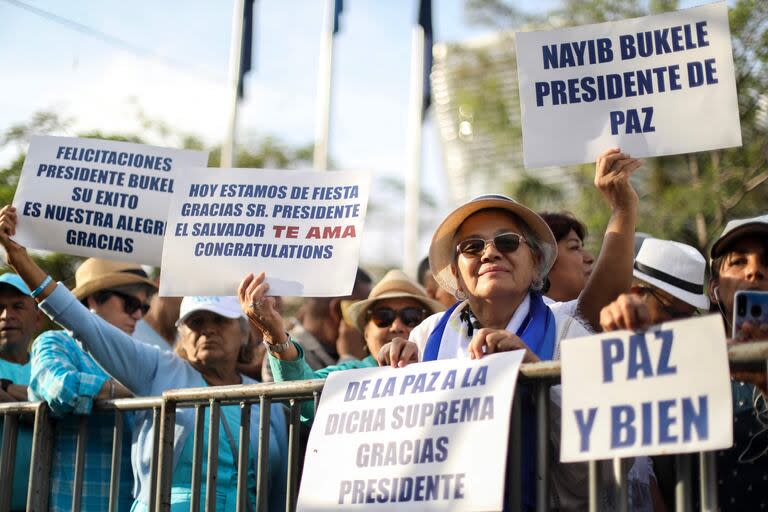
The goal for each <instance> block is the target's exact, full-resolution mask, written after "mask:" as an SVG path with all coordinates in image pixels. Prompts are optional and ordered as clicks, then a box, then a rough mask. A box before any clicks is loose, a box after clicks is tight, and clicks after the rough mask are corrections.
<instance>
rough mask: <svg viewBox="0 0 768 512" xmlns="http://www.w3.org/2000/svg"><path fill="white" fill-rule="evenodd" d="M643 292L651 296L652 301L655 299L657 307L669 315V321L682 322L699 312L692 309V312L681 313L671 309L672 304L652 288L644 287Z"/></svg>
mask: <svg viewBox="0 0 768 512" xmlns="http://www.w3.org/2000/svg"><path fill="white" fill-rule="evenodd" d="M643 290H644V291H646V292H648V294H649V295H652V296H653V298H654V299H656V302H658V303H659V307H660V308H661V310H662V311H663V312H664V313H666V314H667V315H669V318H670V320H682V319H683V318H690V317H692V316H698V315H699V310H698V309H693V310H692V311H681V310H679V309H675V308H674V307H672V304H670V303H669V302H667V300H666V299H664V297H662V296H661V294H659V292H657V291H656V290H654V289H653V288H648V287H644V288H643Z"/></svg>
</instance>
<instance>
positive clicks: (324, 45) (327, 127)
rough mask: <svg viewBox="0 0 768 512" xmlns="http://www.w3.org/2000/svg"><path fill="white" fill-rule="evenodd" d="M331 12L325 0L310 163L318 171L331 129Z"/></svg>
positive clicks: (324, 158) (324, 167)
mask: <svg viewBox="0 0 768 512" xmlns="http://www.w3.org/2000/svg"><path fill="white" fill-rule="evenodd" d="M333 13H334V0H325V10H324V13H323V29H322V31H321V32H320V58H319V59H318V70H317V72H318V76H317V105H316V114H315V116H316V117H315V148H314V153H313V158H312V163H313V165H314V167H315V169H316V170H318V171H325V170H327V169H328V139H329V134H330V131H331V82H332V79H333Z"/></svg>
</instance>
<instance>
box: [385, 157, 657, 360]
mask: <svg viewBox="0 0 768 512" xmlns="http://www.w3.org/2000/svg"><path fill="white" fill-rule="evenodd" d="M641 165H642V162H641V161H640V160H637V159H634V158H631V157H629V155H626V154H624V153H622V152H620V151H619V150H618V149H617V148H614V149H609V150H607V151H606V152H604V153H603V154H602V155H600V157H599V158H598V160H597V164H596V169H595V186H596V187H597V188H598V190H599V191H600V192H601V194H602V195H603V197H604V198H605V200H606V202H607V203H608V204H609V205H610V207H611V210H612V214H611V218H610V220H609V223H608V226H607V227H606V232H605V238H604V241H603V248H602V250H601V252H600V256H599V257H598V260H597V263H596V265H595V267H594V270H593V272H592V274H591V276H590V278H589V281H588V282H587V284H586V286H585V288H584V290H583V291H582V293H581V294H580V295H579V298H578V299H577V300H574V301H570V302H562V303H552V302H551V301H548V300H547V299H546V298H542V294H543V292H544V288H545V282H546V278H547V275H548V272H549V271H550V270H551V268H552V266H553V265H554V262H555V258H556V257H557V242H556V241H555V238H554V235H553V234H552V231H551V230H550V229H549V226H548V225H547V224H546V222H544V220H543V219H542V218H541V217H540V216H539V215H537V214H536V213H535V212H533V211H532V210H530V209H528V208H527V207H525V206H523V205H521V204H520V203H517V202H516V201H514V200H512V199H510V198H508V197H504V196H493V195H489V196H481V197H479V198H476V199H474V200H472V201H469V202H468V203H465V204H464V205H462V206H460V207H459V208H457V209H456V210H454V211H453V212H451V213H450V214H449V215H448V216H447V217H446V218H445V220H443V222H442V224H440V226H439V227H438V228H437V230H436V231H435V234H434V236H433V237H432V243H431V245H430V250H429V261H430V266H431V269H432V274H433V277H434V278H435V279H436V280H437V282H438V283H439V284H440V286H441V287H442V288H443V289H444V290H446V291H447V292H449V293H451V294H453V295H455V296H456V297H457V298H458V299H460V302H459V303H458V304H456V305H455V306H454V307H452V308H450V309H448V311H447V312H446V313H445V314H444V315H434V316H432V317H430V318H428V319H427V320H426V321H425V322H424V323H423V324H422V325H420V326H419V327H418V328H416V329H414V330H413V331H412V332H411V337H410V340H411V342H412V343H415V344H416V345H417V346H418V349H419V350H418V352H419V354H420V356H421V357H420V359H422V360H427V361H428V360H433V359H446V358H453V357H474V358H478V357H482V356H483V355H484V354H487V353H493V352H498V351H504V350H514V349H520V348H525V349H527V350H526V356H525V361H527V362H531V361H536V360H539V359H556V358H557V357H558V354H559V350H558V345H559V343H560V341H561V340H563V339H565V338H569V337H575V336H580V335H584V334H587V333H589V330H588V329H587V328H585V326H584V325H581V323H580V321H579V320H581V319H583V320H584V321H585V323H586V324H587V325H588V326H592V327H597V326H599V317H600V310H601V309H602V308H603V306H605V305H607V304H608V303H610V302H611V301H612V300H614V299H615V298H616V297H617V296H618V295H619V294H620V293H622V292H625V291H628V290H629V288H630V285H631V281H632V260H633V248H634V232H635V222H636V218H637V202H638V199H637V194H636V193H635V191H634V189H633V188H632V186H631V184H630V183H629V178H630V176H631V175H632V173H633V172H634V171H636V170H637V169H638V168H639V167H640V166H641ZM542 304H544V307H542ZM577 313H578V315H579V320H576V316H577ZM532 318H535V319H536V321H533V322H531V321H530V320H531V319H532ZM443 341H445V343H443ZM407 346H408V342H407V341H406V340H403V339H396V340H393V342H392V343H390V344H388V345H387V346H385V347H384V350H383V351H382V353H381V358H382V359H383V360H386V361H387V362H388V363H389V364H392V365H393V366H403V365H404V364H407V363H408V361H407V360H403V359H402V358H401V351H402V350H407V348H406V347H407Z"/></svg>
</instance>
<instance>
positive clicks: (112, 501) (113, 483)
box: [109, 409, 123, 512]
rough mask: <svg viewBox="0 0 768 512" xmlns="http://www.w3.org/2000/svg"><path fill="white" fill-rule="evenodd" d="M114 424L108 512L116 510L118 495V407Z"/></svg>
mask: <svg viewBox="0 0 768 512" xmlns="http://www.w3.org/2000/svg"><path fill="white" fill-rule="evenodd" d="M114 418H115V426H114V428H113V429H112V468H111V469H110V472H109V473H110V474H109V512H115V511H116V510H117V500H118V499H119V496H120V465H121V464H122V462H123V412H122V411H120V410H119V409H117V410H115V414H114Z"/></svg>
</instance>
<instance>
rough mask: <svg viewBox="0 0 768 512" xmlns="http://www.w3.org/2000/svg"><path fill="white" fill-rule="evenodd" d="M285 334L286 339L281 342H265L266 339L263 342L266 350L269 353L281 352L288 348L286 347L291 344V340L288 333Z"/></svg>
mask: <svg viewBox="0 0 768 512" xmlns="http://www.w3.org/2000/svg"><path fill="white" fill-rule="evenodd" d="M285 334H286V335H287V336H288V339H287V340H286V341H284V342H283V343H267V342H266V341H264V342H263V343H264V344H265V345H266V346H267V350H269V353H270V354H282V353H283V352H285V351H286V350H288V348H289V347H290V346H291V343H292V340H291V336H290V335H289V334H288V333H285Z"/></svg>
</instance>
